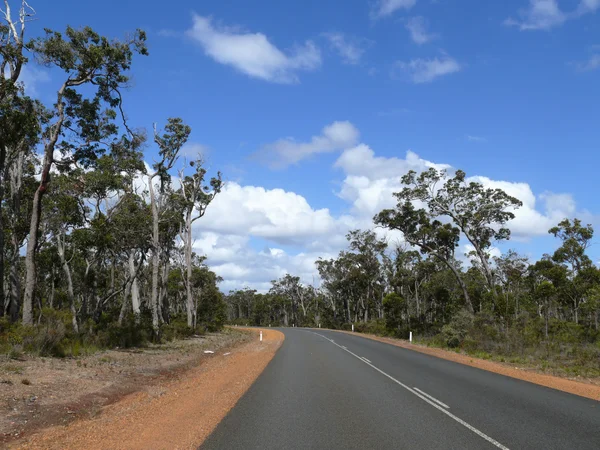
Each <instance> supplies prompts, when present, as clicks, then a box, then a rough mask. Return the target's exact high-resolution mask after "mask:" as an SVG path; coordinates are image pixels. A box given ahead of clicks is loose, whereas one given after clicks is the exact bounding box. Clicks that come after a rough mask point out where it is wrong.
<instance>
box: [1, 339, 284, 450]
mask: <svg viewBox="0 0 600 450" xmlns="http://www.w3.org/2000/svg"><path fill="white" fill-rule="evenodd" d="M251 332H252V333H254V339H252V340H251V341H250V342H248V343H246V344H243V345H242V346H239V347H236V348H233V349H231V350H229V351H223V350H221V351H219V352H215V354H212V355H210V358H209V359H208V360H207V361H206V362H204V363H203V364H201V365H199V366H197V367H194V368H192V369H190V370H188V371H187V372H185V373H184V374H182V375H181V377H180V378H179V379H177V380H172V381H170V382H166V383H164V384H161V385H157V386H155V387H154V389H152V390H148V391H146V392H137V393H135V394H132V395H129V396H127V397H125V398H124V399H122V400H121V401H119V402H117V403H115V404H112V405H110V406H108V407H106V408H104V410H103V411H102V413H101V414H100V415H98V416H97V417H96V418H94V419H91V420H79V421H76V422H74V423H71V424H69V425H67V426H57V427H53V428H50V429H47V430H45V431H43V432H41V433H39V434H36V435H32V436H31V437H29V438H28V439H25V440H22V441H20V442H16V443H14V445H13V446H12V448H44V449H63V448H70V449H79V448H81V449H106V448H111V449H147V448H152V449H172V448H178V449H186V448H197V447H198V446H199V445H200V444H201V443H202V442H203V441H204V439H206V437H207V436H208V435H209V434H210V433H211V432H212V430H213V429H214V428H215V427H216V425H217V424H218V423H219V422H220V421H221V420H222V418H223V417H225V415H226V414H227V413H228V412H229V410H230V409H231V408H232V407H233V406H234V405H235V404H236V403H237V401H238V400H239V398H241V397H242V395H243V394H244V393H245V392H246V390H247V389H248V388H249V387H250V386H251V385H252V383H253V382H254V380H255V379H256V378H257V377H258V376H259V375H260V373H261V372H262V371H263V370H264V368H265V367H266V366H267V364H268V363H269V362H270V361H271V359H272V358H273V356H274V355H275V352H276V351H277V349H278V348H279V347H280V345H281V343H282V342H283V339H284V336H283V333H281V332H279V331H276V330H263V341H262V342H260V341H259V339H258V330H251Z"/></svg>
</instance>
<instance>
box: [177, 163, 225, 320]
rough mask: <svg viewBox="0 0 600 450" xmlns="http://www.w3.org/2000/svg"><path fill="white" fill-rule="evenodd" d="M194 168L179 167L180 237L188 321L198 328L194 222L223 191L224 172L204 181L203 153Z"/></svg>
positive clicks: (191, 165)
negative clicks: (194, 286)
mask: <svg viewBox="0 0 600 450" xmlns="http://www.w3.org/2000/svg"><path fill="white" fill-rule="evenodd" d="M190 167H191V168H192V169H193V171H194V172H193V173H192V174H191V175H185V173H184V171H183V170H182V171H180V175H179V177H180V179H181V188H180V190H179V193H180V195H181V198H182V202H183V210H184V211H183V214H184V217H183V221H182V223H181V231H180V238H181V240H182V242H183V245H184V255H185V268H186V270H185V275H184V277H183V279H184V282H185V288H186V297H187V298H186V311H187V323H188V326H189V327H193V328H196V308H195V307H194V296H193V294H192V281H191V280H192V244H193V233H192V225H193V224H194V222H196V220H198V219H200V218H201V217H203V216H204V214H205V213H206V209H207V208H208V205H210V203H211V202H212V201H213V200H214V198H215V196H216V195H217V194H218V193H219V192H221V188H222V186H223V182H222V179H221V172H218V173H217V176H216V177H213V178H211V179H210V181H209V182H208V183H206V181H205V177H206V169H205V168H204V160H203V159H202V157H201V156H200V155H198V158H197V159H196V160H193V161H191V162H190Z"/></svg>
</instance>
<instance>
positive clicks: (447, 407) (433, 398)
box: [413, 387, 450, 409]
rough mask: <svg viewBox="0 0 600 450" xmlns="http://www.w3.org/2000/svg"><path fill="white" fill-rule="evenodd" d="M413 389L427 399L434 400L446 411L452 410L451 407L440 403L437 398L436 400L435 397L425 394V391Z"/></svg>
mask: <svg viewBox="0 0 600 450" xmlns="http://www.w3.org/2000/svg"><path fill="white" fill-rule="evenodd" d="M413 389H414V390H415V391H417V392H420V393H421V394H423V395H424V396H425V397H427V398H429V399H431V400H433V401H434V402H436V403H437V404H438V405H442V406H443V407H444V408H446V409H450V407H449V406H448V405H446V404H445V403H443V402H440V401H439V400H438V399H437V398H435V397H434V396H432V395H429V394H428V393H427V392H423V391H422V390H421V389H419V388H418V387H414V388H413Z"/></svg>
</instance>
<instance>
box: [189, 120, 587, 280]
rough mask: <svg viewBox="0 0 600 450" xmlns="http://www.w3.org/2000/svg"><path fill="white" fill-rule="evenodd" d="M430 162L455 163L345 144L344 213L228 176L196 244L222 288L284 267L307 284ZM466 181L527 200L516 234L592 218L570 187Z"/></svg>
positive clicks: (274, 274)
mask: <svg viewBox="0 0 600 450" xmlns="http://www.w3.org/2000/svg"><path fill="white" fill-rule="evenodd" d="M353 129H354V127H353ZM354 130H355V133H356V136H355V137H354V138H353V140H357V139H358V131H357V130H356V129H354ZM326 134H328V135H330V137H331V135H335V133H333V132H330V133H325V132H324V133H323V135H326ZM317 138H318V137H317ZM317 138H314V139H313V140H315V139H316V140H318V139H317ZM332 139H333V140H335V139H334V138H332ZM305 145H308V144H305ZM430 167H434V168H436V169H438V170H441V169H447V170H448V173H449V174H452V173H453V172H454V168H453V167H451V166H450V165H448V164H441V163H435V162H432V161H428V160H426V159H424V158H421V157H419V156H418V155H417V154H416V153H414V152H412V151H408V152H406V154H405V155H404V157H382V156H377V155H376V154H375V152H374V151H373V150H372V149H371V148H370V147H368V146H367V145H365V144H359V145H355V146H352V147H350V148H346V149H345V150H343V152H342V153H341V154H340V155H339V157H338V159H337V161H336V162H335V168H337V169H338V170H340V171H341V172H342V174H343V180H342V182H341V183H340V188H339V190H338V192H337V195H338V197H339V198H340V199H342V200H343V201H344V202H345V203H346V204H347V205H348V209H347V212H346V213H345V214H343V215H339V216H335V215H333V214H332V213H331V211H330V210H329V209H326V208H322V209H316V208H314V207H312V206H311V205H310V203H309V202H308V201H307V199H306V198H305V197H303V196H302V195H299V194H298V193H294V192H289V191H284V190H282V189H265V188H263V187H260V186H244V185H241V184H239V183H233V182H230V183H227V184H226V185H225V187H224V189H223V191H222V192H221V194H219V195H218V196H217V197H216V199H215V200H214V202H213V203H212V204H211V205H210V207H209V208H208V210H207V213H206V215H205V216H204V217H203V218H202V219H201V220H199V221H197V222H196V223H195V224H194V228H193V232H194V237H195V239H196V240H195V242H194V248H195V251H196V252H197V253H199V254H206V255H207V256H208V264H209V265H210V267H211V268H212V270H214V271H215V272H216V273H217V274H218V275H220V276H222V277H223V278H224V280H225V281H224V282H223V283H222V284H221V289H222V290H224V291H228V290H229V289H236V288H243V287H245V286H248V287H250V288H252V289H257V290H259V291H267V290H268V289H269V287H270V280H273V279H276V278H279V277H281V276H284V275H285V274H286V273H291V274H294V275H297V276H300V277H301V280H302V282H303V283H306V284H312V283H313V282H314V283H316V284H318V277H317V271H316V267H315V266H314V262H315V261H316V260H317V259H318V258H319V257H323V258H332V257H335V256H336V255H337V253H338V252H339V251H340V250H341V249H343V248H345V247H346V245H347V242H346V239H345V235H346V233H347V232H348V231H349V230H351V229H356V228H361V229H369V228H372V227H373V223H372V218H373V216H374V215H375V214H376V213H378V212H379V211H381V210H382V209H384V208H389V207H394V206H395V203H396V200H395V198H394V197H393V193H394V192H398V191H399V190H401V189H402V184H401V178H402V176H403V175H404V174H406V173H407V172H408V171H409V170H414V171H417V172H421V171H423V170H427V169H428V168H430ZM468 181H476V182H480V183H482V184H483V185H484V186H486V187H490V188H501V189H503V190H504V191H505V192H507V193H508V194H509V195H512V196H514V197H516V198H518V199H519V200H521V201H522V202H523V206H522V207H521V208H520V209H518V210H516V211H515V219H514V220H512V221H511V222H510V223H509V224H508V226H509V228H510V229H511V231H512V238H513V240H516V241H528V240H530V239H531V238H534V237H536V236H545V235H547V232H548V229H549V228H551V227H552V226H554V225H556V224H557V223H558V222H559V221H560V220H562V219H564V218H565V217H573V216H574V215H575V214H577V215H578V216H579V217H582V215H583V218H585V217H587V216H585V214H582V212H581V211H578V210H577V205H576V203H575V201H574V199H573V197H572V196H571V195H570V194H564V193H551V192H544V193H542V194H541V195H537V196H536V195H535V194H534V192H533V191H532V189H531V187H530V186H529V184H527V183H522V182H511V181H502V180H492V179H490V178H488V177H484V176H472V177H470V178H468ZM589 215H590V214H589V213H588V216H589ZM375 232H376V233H377V235H378V236H379V237H382V238H383V237H384V238H386V239H387V240H388V242H390V245H392V246H393V245H396V244H402V243H403V239H402V234H401V233H399V232H390V231H388V230H385V229H382V228H376V229H375ZM465 244H466V243H465V242H461V248H460V249H459V250H458V251H457V257H458V258H460V259H461V260H463V261H466V259H465V258H464V253H465V252H467V251H468V248H467V247H466V246H465ZM490 252H491V254H492V255H493V256H497V255H498V254H499V250H498V249H496V248H492V249H491V250H490Z"/></svg>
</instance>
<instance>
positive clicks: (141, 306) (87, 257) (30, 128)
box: [0, 0, 226, 358]
mask: <svg viewBox="0 0 600 450" xmlns="http://www.w3.org/2000/svg"><path fill="white" fill-rule="evenodd" d="M2 6H3V8H2V12H1V13H0V14H1V16H0V354H5V355H8V356H10V357H13V358H18V357H19V356H20V355H21V354H22V353H31V354H39V355H50V356H78V355H81V354H86V353H89V352H93V351H95V350H96V349H99V348H112V347H121V348H123V347H133V346H140V345H145V344H146V343H147V342H158V341H161V340H171V339H174V338H177V337H186V336H189V335H191V334H201V333H203V332H204V331H205V330H210V331H214V330H217V329H220V328H221V327H222V325H223V323H224V320H225V312H226V311H225V308H226V306H225V303H224V301H223V298H222V295H221V293H220V292H219V290H218V287H217V284H218V283H219V281H220V279H219V277H217V276H216V275H215V273H214V272H212V271H211V270H210V269H209V268H208V267H207V266H206V264H205V263H204V259H205V258H204V257H201V256H199V255H196V254H195V253H194V252H193V251H192V243H193V241H192V225H193V224H194V223H195V222H196V221H197V220H198V219H200V218H201V217H202V216H203V215H204V213H205V212H206V209H207V208H208V206H209V205H210V203H211V202H212V200H213V199H214V198H215V196H216V195H217V194H218V193H219V192H220V190H221V187H222V182H221V174H220V173H215V174H214V176H212V177H209V175H207V169H206V167H205V166H206V164H205V161H204V160H203V157H202V155H200V154H198V155H191V157H190V155H186V157H184V156H181V155H180V153H181V151H182V148H183V147H184V145H185V144H186V142H187V140H188V137H189V135H190V133H191V129H190V127H189V126H188V125H186V124H185V122H184V121H183V120H182V119H181V118H177V117H175V118H170V119H168V120H167V121H166V123H164V124H162V125H160V124H135V126H134V124H131V123H129V122H128V121H127V113H126V111H127V105H126V104H125V102H124V101H123V91H124V90H125V89H126V88H128V86H129V84H130V83H129V82H130V79H131V76H132V73H133V72H132V68H133V66H134V63H135V61H136V60H137V59H138V58H142V57H147V56H148V51H147V47H146V34H145V33H144V32H143V31H142V30H137V31H135V32H132V33H130V34H129V35H128V36H127V37H126V38H124V39H121V40H117V39H113V38H112V37H104V36H101V35H99V34H98V33H96V32H95V31H94V30H93V29H91V28H89V27H84V28H80V29H75V28H71V27H67V28H66V29H65V30H60V31H55V30H49V29H46V30H45V33H44V34H43V35H42V36H38V37H35V38H33V39H32V38H30V37H28V35H27V32H28V29H29V24H30V22H31V21H32V20H37V17H36V16H35V10H34V9H33V8H32V7H31V6H30V5H29V4H28V3H27V2H26V1H22V2H9V1H8V0H6V1H4V2H3V5H2ZM11 6H12V9H11ZM42 19H43V18H42ZM34 61H35V62H37V63H39V64H42V65H44V66H45V67H46V68H47V70H48V71H51V73H52V74H53V80H60V81H59V82H58V83H57V84H56V85H55V87H54V91H46V92H45V93H44V94H45V95H44V98H45V99H46V100H45V101H44V102H42V101H40V100H39V99H37V98H33V97H32V96H31V92H30V91H28V90H27V87H26V86H24V84H23V75H24V73H25V70H26V68H27V65H28V64H32V63H33V62H34ZM48 98H52V100H51V101H48V100H47V99H48ZM138 125H146V126H148V127H151V131H150V132H147V131H146V129H145V128H136V127H137V126H138ZM144 152H146V154H151V155H155V156H152V157H149V158H148V159H149V160H153V161H154V164H153V165H152V166H148V165H147V164H145V163H144ZM174 174H177V175H178V176H177V177H175V176H174Z"/></svg>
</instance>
